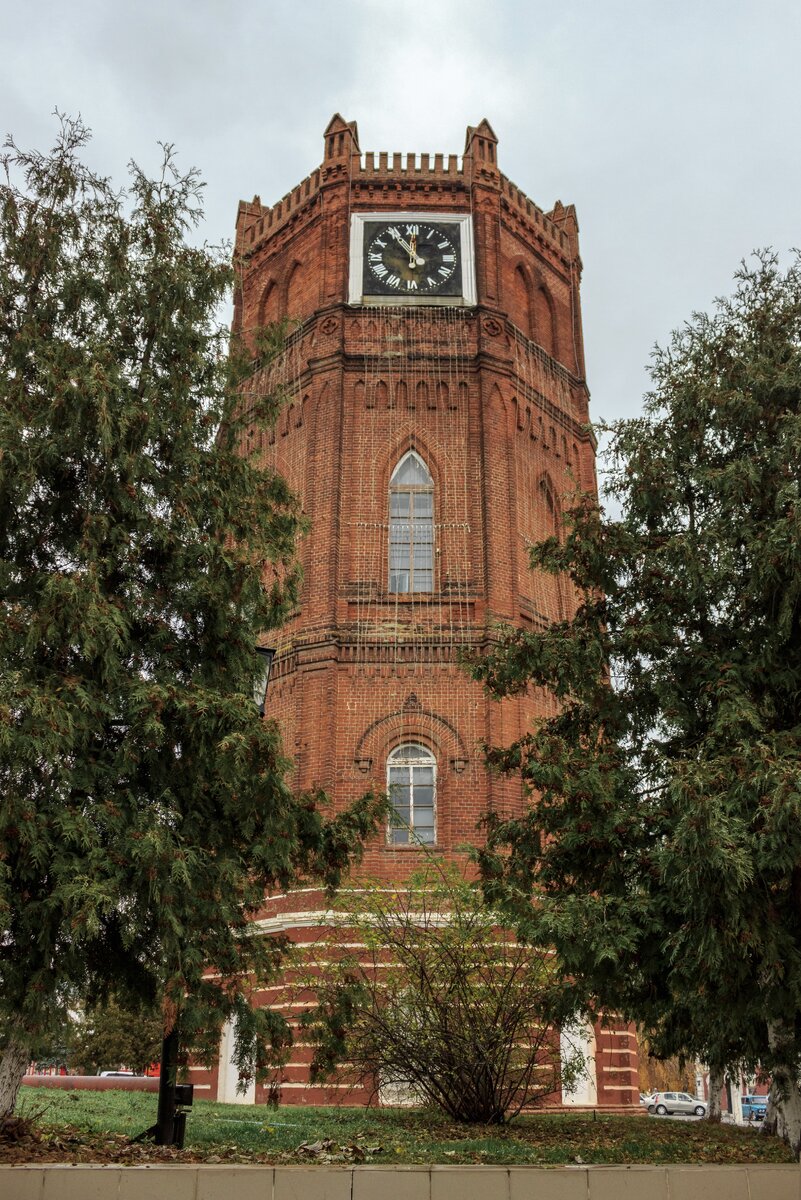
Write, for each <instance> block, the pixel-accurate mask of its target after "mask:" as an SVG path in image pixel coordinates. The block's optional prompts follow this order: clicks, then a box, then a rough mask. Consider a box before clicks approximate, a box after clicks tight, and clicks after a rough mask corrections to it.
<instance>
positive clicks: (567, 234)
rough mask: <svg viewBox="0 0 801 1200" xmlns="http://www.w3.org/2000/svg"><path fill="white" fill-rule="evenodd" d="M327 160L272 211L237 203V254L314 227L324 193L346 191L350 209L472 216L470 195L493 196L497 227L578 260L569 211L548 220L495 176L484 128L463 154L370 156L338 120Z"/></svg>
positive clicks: (492, 139) (352, 126)
mask: <svg viewBox="0 0 801 1200" xmlns="http://www.w3.org/2000/svg"><path fill="white" fill-rule="evenodd" d="M323 136H324V157H323V161H322V163H321V164H320V166H319V167H317V168H316V169H315V170H314V171H312V172H311V173H310V174H309V175H308V176H307V177H306V178H305V179H304V180H302V181H301V182H300V183H299V184H298V185H297V186H296V187H294V188H293V189H292V190H291V191H290V192H287V194H286V195H285V196H282V198H281V199H280V200H279V201H278V202H277V203H276V204H274V205H273V206H271V207H269V206H266V205H262V203H261V201H260V198H259V197H258V196H254V198H253V200H252V201H250V202H247V201H241V202H240V204H239V211H238V215H237V251H238V253H239V254H240V255H244V256H248V257H250V256H252V255H253V254H254V253H256V252H257V251H259V250H261V249H263V248H264V247H265V245H266V244H267V243H272V242H273V241H274V239H276V238H277V237H278V235H279V234H283V235H285V236H283V237H281V238H279V241H281V242H283V241H285V240H286V235H287V234H288V233H291V231H292V230H293V229H295V228H297V227H298V225H300V224H302V223H303V221H304V219H311V218H312V217H313V216H314V214H315V213H316V211H317V209H318V207H319V197H320V194H321V192H323V191H325V190H327V189H343V190H345V191H349V192H350V196H349V201H350V204H351V205H352V206H353V207H355V208H358V207H359V206H360V205H361V206H362V207H367V206H369V205H373V204H375V203H377V202H380V201H381V199H382V198H383V199H384V200H385V201H387V202H391V201H392V200H393V198H397V197H398V196H402V195H409V194H412V195H415V202H416V203H417V202H419V203H421V204H422V203H424V202H425V199H426V197H430V198H431V203H432V204H433V205H434V206H435V207H436V206H437V205H438V202H439V199H440V198H441V197H443V196H444V197H445V198H446V202H447V203H449V204H451V205H454V206H455V207H461V208H463V209H469V208H470V207H471V206H472V205H473V203H474V201H475V199H476V196H475V192H476V190H479V191H481V192H486V191H489V192H495V193H497V205H498V207H499V209H500V213H501V216H502V219H504V220H507V221H509V222H510V224H512V225H514V226H515V227H518V228H520V229H526V230H527V231H528V232H529V233H530V234H531V236H532V237H534V238H536V239H537V240H538V241H539V242H540V243H541V244H542V246H543V249H546V250H547V251H548V252H549V253H551V254H552V255H553V256H555V257H556V258H558V259H559V260H560V261H561V263H562V264H563V265H564V266H567V265H568V263H569V262H570V261H571V260H573V259H575V258H576V257H577V255H578V224H577V222H576V219H575V209H574V208H573V206H572V205H569V206H567V207H565V206H564V205H563V204H562V203H561V202H560V201H557V203H556V205H555V206H554V208H553V209H552V211H551V212H549V213H546V212H545V211H544V210H543V209H542V208H540V207H539V206H538V205H537V204H535V203H534V201H533V200H531V199H530V198H529V197H528V196H526V195H525V193H524V192H522V191H521V190H520V188H519V187H517V185H516V184H514V183H513V182H512V180H510V179H509V178H507V176H506V175H504V174H503V173H502V172H501V171H500V170H499V169H498V164H497V144H498V139H497V137H496V136H495V134H494V132H493V130H492V127H491V126H490V124H489V122H488V121H486V120H485V121H482V122H481V123H480V125H478V126H477V127H473V126H468V129H467V134H466V138H465V148H464V153H463V154H461V155H458V154H445V153H435V154H425V153H418V152H414V151H408V152H403V151H384V150H382V151H367V152H362V151H361V149H360V147H359V140H358V129H357V125H356V122H355V121H351V122H347V121H344V120H343V118H342V117H340V116H339V114H335V116H334V117H333V118H332V119H331V121H330V122H329V125H328V127H327V128H326V130H325V133H324V135H323Z"/></svg>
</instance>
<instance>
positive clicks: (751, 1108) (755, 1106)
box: [742, 1096, 768, 1121]
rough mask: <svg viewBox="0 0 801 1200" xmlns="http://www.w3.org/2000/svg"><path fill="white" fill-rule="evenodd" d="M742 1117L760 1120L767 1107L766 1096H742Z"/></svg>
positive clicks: (749, 1119)
mask: <svg viewBox="0 0 801 1200" xmlns="http://www.w3.org/2000/svg"><path fill="white" fill-rule="evenodd" d="M742 1105H743V1119H744V1120H745V1121H761V1120H762V1118H763V1117H764V1115H765V1111H766V1109H767V1107H768V1098H767V1096H743V1097H742Z"/></svg>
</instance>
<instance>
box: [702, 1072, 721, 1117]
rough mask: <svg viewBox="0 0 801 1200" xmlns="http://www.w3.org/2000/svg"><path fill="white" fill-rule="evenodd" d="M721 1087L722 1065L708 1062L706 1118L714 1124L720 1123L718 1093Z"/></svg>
mask: <svg viewBox="0 0 801 1200" xmlns="http://www.w3.org/2000/svg"><path fill="white" fill-rule="evenodd" d="M722 1089H723V1067H722V1066H718V1065H717V1064H716V1063H710V1064H709V1105H708V1107H707V1110H706V1119H707V1121H711V1122H712V1123H713V1124H714V1125H719V1124H720V1093H721V1091H722Z"/></svg>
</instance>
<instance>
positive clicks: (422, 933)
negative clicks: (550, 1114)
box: [298, 861, 584, 1124]
mask: <svg viewBox="0 0 801 1200" xmlns="http://www.w3.org/2000/svg"><path fill="white" fill-rule="evenodd" d="M332 931H333V932H335V933H336V937H335V938H333V939H332V937H331V934H332ZM332 940H333V942H334V945H332ZM303 949H304V950H305V954H306V955H307V958H306V961H305V962H301V963H300V964H299V977H300V979H301V982H302V984H303V986H304V989H308V990H311V991H313V992H314V993H315V995H316V1005H315V1006H314V1007H312V1008H310V1009H309V1010H308V1012H307V1013H306V1014H305V1016H304V1018H303V1022H302V1023H303V1024H304V1025H305V1027H306V1030H307V1035H308V1036H309V1038H310V1040H311V1041H312V1042H313V1044H314V1045H315V1047H316V1049H315V1055H314V1059H313V1062H312V1078H313V1079H314V1080H317V1081H320V1080H325V1079H330V1078H332V1077H336V1078H338V1079H339V1080H340V1081H348V1080H349V1081H351V1082H352V1083H354V1084H356V1083H358V1084H359V1085H361V1086H366V1087H367V1088H369V1089H372V1090H373V1091H377V1090H378V1089H381V1090H382V1094H383V1096H384V1097H385V1098H386V1099H388V1100H389V1102H390V1103H392V1101H393V1100H395V1101H396V1102H397V1100H398V1099H402V1098H405V1099H407V1100H408V1099H413V1100H417V1101H418V1102H425V1103H429V1104H433V1105H435V1106H436V1107H437V1108H440V1109H441V1110H442V1111H444V1112H446V1113H447V1114H448V1115H449V1116H451V1117H452V1118H454V1119H455V1120H457V1121H468V1122H481V1123H484V1124H487V1123H490V1124H495V1123H502V1122H504V1121H506V1120H508V1119H509V1118H510V1117H513V1116H515V1115H516V1114H517V1113H518V1112H519V1111H520V1110H521V1108H523V1107H528V1106H531V1105H534V1104H536V1103H537V1101H539V1100H541V1099H542V1098H543V1097H544V1096H547V1095H549V1094H553V1093H554V1092H558V1090H559V1087H560V1084H561V1085H562V1086H565V1087H570V1086H571V1085H572V1084H573V1083H574V1082H575V1081H576V1078H577V1076H578V1075H579V1074H580V1072H581V1071H582V1069H583V1066H584V1063H583V1058H582V1055H581V1053H580V1051H579V1050H578V1049H576V1050H574V1051H572V1052H571V1051H570V1050H569V1049H567V1048H565V1046H564V1044H563V1052H562V1054H561V1055H560V1050H559V1036H558V1034H555V1032H554V1023H555V1022H557V1021H558V1020H559V1019H560V1017H561V1016H562V1015H563V1010H562V1000H563V998H564V990H563V988H562V987H561V986H560V984H559V982H558V980H557V978H556V974H555V972H554V970H553V966H552V962H551V955H550V954H549V953H548V952H545V951H543V950H540V949H538V948H536V947H532V946H524V945H521V944H520V943H519V942H517V941H516V940H515V939H514V937H513V936H511V935H510V933H509V931H508V930H505V929H503V928H501V927H500V926H499V924H498V917H497V913H494V912H493V911H492V910H491V909H489V908H488V907H487V906H486V905H485V904H484V903H483V901H482V898H481V894H480V892H479V891H478V889H477V888H476V886H475V885H474V884H472V883H470V882H468V881H467V880H466V879H465V878H464V877H463V876H462V875H461V874H460V872H459V871H458V869H457V868H456V867H446V866H444V865H443V864H442V863H439V862H437V861H433V862H431V863H430V864H429V865H428V867H427V868H425V869H423V870H421V871H418V872H415V873H413V874H412V876H411V878H410V879H409V881H408V882H407V883H406V884H405V885H400V886H393V885H388V884H386V883H377V882H373V883H371V882H365V883H360V886H359V889H358V890H357V891H351V892H348V891H343V892H342V893H340V896H339V899H338V901H337V905H336V909H335V911H334V913H333V914H329V915H328V916H327V917H326V919H325V930H324V933H323V936H322V938H321V940H320V942H319V943H317V952H316V953H315V947H314V946H312V947H311V948H309V947H306V948H303ZM300 950H301V948H298V952H300ZM308 956H310V957H308Z"/></svg>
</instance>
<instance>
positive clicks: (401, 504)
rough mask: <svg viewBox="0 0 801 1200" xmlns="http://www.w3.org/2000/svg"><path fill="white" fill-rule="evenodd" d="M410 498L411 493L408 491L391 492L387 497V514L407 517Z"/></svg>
mask: <svg viewBox="0 0 801 1200" xmlns="http://www.w3.org/2000/svg"><path fill="white" fill-rule="evenodd" d="M410 500H411V495H410V493H409V492H391V493H390V497H389V515H390V516H391V517H408V515H409V501H410Z"/></svg>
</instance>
